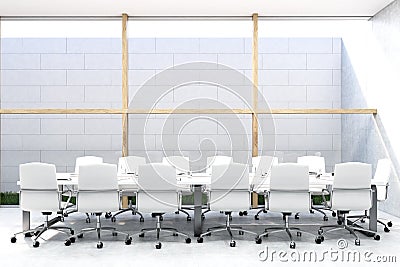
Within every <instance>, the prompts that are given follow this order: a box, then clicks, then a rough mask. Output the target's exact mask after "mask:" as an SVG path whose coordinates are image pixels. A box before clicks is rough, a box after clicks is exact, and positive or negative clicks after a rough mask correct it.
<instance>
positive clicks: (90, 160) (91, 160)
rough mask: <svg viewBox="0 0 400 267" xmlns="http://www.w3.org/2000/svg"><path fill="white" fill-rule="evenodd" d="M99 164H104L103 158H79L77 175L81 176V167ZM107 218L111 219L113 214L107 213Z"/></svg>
mask: <svg viewBox="0 0 400 267" xmlns="http://www.w3.org/2000/svg"><path fill="white" fill-rule="evenodd" d="M98 163H103V158H102V157H96V156H83V157H78V158H76V160H75V174H79V167H80V166H84V165H89V164H98ZM105 217H106V218H107V219H108V218H111V213H110V212H106V214H105ZM86 223H90V216H89V213H87V214H86Z"/></svg>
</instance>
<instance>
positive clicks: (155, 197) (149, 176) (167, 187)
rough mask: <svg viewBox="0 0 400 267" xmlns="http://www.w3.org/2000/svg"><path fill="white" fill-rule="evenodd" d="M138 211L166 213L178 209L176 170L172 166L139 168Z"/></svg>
mask: <svg viewBox="0 0 400 267" xmlns="http://www.w3.org/2000/svg"><path fill="white" fill-rule="evenodd" d="M138 184H139V188H140V190H139V192H138V200H137V203H136V205H137V209H138V210H139V211H141V212H148V213H166V212H173V211H176V210H177V208H178V194H177V185H176V170H175V168H174V167H172V166H171V165H167V164H163V163H151V164H146V165H140V166H139V179H138Z"/></svg>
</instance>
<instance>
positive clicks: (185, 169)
mask: <svg viewBox="0 0 400 267" xmlns="http://www.w3.org/2000/svg"><path fill="white" fill-rule="evenodd" d="M162 163H163V164H167V165H170V166H172V167H174V169H175V170H176V175H178V176H179V175H188V174H190V162H189V157H183V156H169V157H164V158H163V159H162ZM178 188H179V205H180V207H179V210H178V211H176V212H175V214H179V212H180V211H181V212H183V213H184V214H186V220H187V221H188V222H189V221H191V220H192V217H191V216H190V214H189V213H188V212H187V211H185V209H188V210H193V208H189V207H185V208H183V207H182V196H183V195H186V196H188V195H192V194H193V192H192V188H191V186H190V185H187V186H178Z"/></svg>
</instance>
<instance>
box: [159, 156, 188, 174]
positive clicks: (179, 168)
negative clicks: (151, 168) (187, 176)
mask: <svg viewBox="0 0 400 267" xmlns="http://www.w3.org/2000/svg"><path fill="white" fill-rule="evenodd" d="M162 163H163V164H168V165H171V166H172V167H174V168H175V170H176V173H177V174H179V173H188V172H190V162H189V157H183V156H169V157H164V158H163V159H162Z"/></svg>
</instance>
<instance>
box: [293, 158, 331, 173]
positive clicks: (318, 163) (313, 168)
mask: <svg viewBox="0 0 400 267" xmlns="http://www.w3.org/2000/svg"><path fill="white" fill-rule="evenodd" d="M297 163H299V164H301V165H307V166H308V171H309V172H310V173H316V174H322V173H325V158H324V157H319V156H303V157H298V158H297Z"/></svg>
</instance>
